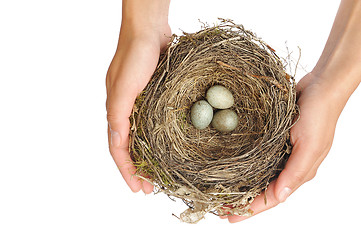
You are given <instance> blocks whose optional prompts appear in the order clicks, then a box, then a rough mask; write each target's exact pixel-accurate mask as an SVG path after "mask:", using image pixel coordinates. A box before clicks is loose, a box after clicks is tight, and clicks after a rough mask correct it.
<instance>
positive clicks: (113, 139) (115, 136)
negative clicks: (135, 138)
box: [110, 129, 120, 147]
mask: <svg viewBox="0 0 361 240" xmlns="http://www.w3.org/2000/svg"><path fill="white" fill-rule="evenodd" d="M110 145H112V147H119V146H120V135H119V133H118V132H116V131H113V130H112V129H110Z"/></svg>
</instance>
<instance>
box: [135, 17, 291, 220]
mask: <svg viewBox="0 0 361 240" xmlns="http://www.w3.org/2000/svg"><path fill="white" fill-rule="evenodd" d="M172 40H173V41H172V43H171V44H170V45H169V47H168V49H167V51H166V52H165V53H164V54H163V55H161V57H160V60H159V64H158V67H157V69H156V71H155V73H154V75H153V77H152V79H151V81H150V82H149V84H148V85H147V86H146V88H145V90H144V91H143V92H142V93H141V94H140V95H139V96H138V98H137V100H136V103H135V106H134V109H133V113H132V115H131V125H132V126H131V133H130V144H129V148H130V152H131V157H132V160H133V162H134V165H135V166H136V168H137V175H138V176H140V177H142V178H143V179H146V180H147V181H150V182H151V183H152V184H153V185H154V186H155V187H156V189H157V190H158V191H161V192H164V193H166V194H167V195H169V196H173V197H177V198H180V199H182V200H183V201H184V202H185V203H186V204H187V205H188V207H189V209H187V210H186V211H185V212H183V213H182V214H181V216H180V218H181V220H182V221H185V222H189V223H195V222H198V221H199V220H200V219H202V218H203V216H204V215H205V214H206V213H207V212H212V213H215V214H217V215H220V216H222V215H232V214H237V215H250V214H252V212H251V210H250V209H249V204H250V203H251V202H252V201H253V199H254V198H255V197H256V196H257V195H259V194H260V193H261V192H262V191H263V190H265V189H266V188H267V186H268V184H269V183H270V181H272V180H273V179H274V178H276V177H277V176H278V174H279V173H280V171H281V170H282V169H283V167H284V165H285V162H286V161H287V159H288V157H289V154H290V152H291V149H292V146H291V144H290V134H289V132H290V128H291V126H292V124H293V121H294V117H295V116H296V115H297V113H298V110H297V109H298V108H297V106H296V104H295V102H296V93H295V83H294V81H293V78H292V77H290V76H289V75H288V74H287V73H286V72H285V70H284V66H283V63H282V61H281V60H280V58H279V57H277V55H276V54H275V52H274V50H273V49H272V48H270V47H269V46H268V45H267V44H265V43H264V42H263V41H262V40H260V39H259V38H257V37H256V36H255V35H254V34H253V33H251V32H250V31H247V30H245V29H244V28H243V26H241V25H236V24H234V23H233V22H232V21H231V20H224V19H220V23H219V24H218V25H217V26H213V27H210V26H204V27H203V28H202V30H201V31H199V32H197V33H194V34H187V33H184V35H183V36H175V35H173V39H172ZM213 85H222V86H224V87H226V88H227V89H229V90H230V91H231V92H232V94H233V97H234V99H235V103H234V105H233V107H232V110H233V111H235V112H236V113H237V115H238V117H239V124H238V126H237V128H236V129H235V130H233V131H232V132H230V133H222V132H219V131H217V130H215V129H214V128H213V127H212V126H209V127H207V128H206V129H203V130H198V129H196V128H195V127H194V126H193V125H192V123H191V120H190V109H191V107H192V105H193V104H194V103H195V102H196V101H198V100H202V99H205V94H206V91H207V89H209V88H210V87H211V86H213Z"/></svg>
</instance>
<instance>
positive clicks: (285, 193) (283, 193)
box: [278, 187, 291, 202]
mask: <svg viewBox="0 0 361 240" xmlns="http://www.w3.org/2000/svg"><path fill="white" fill-rule="evenodd" d="M290 195H291V189H290V188H289V187H285V188H284V189H283V190H282V191H281V192H280V195H279V197H278V199H279V200H280V202H284V201H286V199H287V198H288V197H289V196H290Z"/></svg>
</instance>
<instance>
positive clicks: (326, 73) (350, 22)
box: [221, 0, 361, 223]
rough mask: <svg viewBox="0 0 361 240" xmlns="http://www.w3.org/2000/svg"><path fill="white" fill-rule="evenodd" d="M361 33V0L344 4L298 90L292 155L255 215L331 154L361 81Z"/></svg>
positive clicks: (281, 198) (257, 205) (306, 177)
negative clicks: (337, 130)
mask: <svg viewBox="0 0 361 240" xmlns="http://www.w3.org/2000/svg"><path fill="white" fill-rule="evenodd" d="M360 29H361V1H358V0H343V1H341V5H340V8H339V10H338V13H337V16H336V18H335V22H334V25H333V28H332V30H331V33H330V36H329V39H328V41H327V43H326V46H325V49H324V51H323V53H322V55H321V57H320V59H319V61H318V63H317V65H316V66H315V68H314V69H313V70H312V72H311V73H309V74H307V75H306V76H305V77H303V78H302V79H301V80H300V81H299V83H298V84H297V86H296V91H297V94H298V100H297V104H298V105H299V107H300V119H299V121H298V122H297V123H296V124H295V125H294V126H293V127H292V129H291V143H292V144H293V150H292V153H291V156H290V158H289V159H288V162H287V164H286V166H285V169H284V170H283V171H282V172H281V174H280V175H279V177H278V178H277V179H276V180H275V181H273V182H271V183H270V185H269V186H268V188H267V190H266V191H265V192H263V193H261V195H259V196H258V197H256V198H255V200H254V201H253V203H252V204H251V209H252V211H253V212H254V215H256V214H258V213H260V212H263V211H265V210H268V209H270V208H272V207H275V206H277V205H278V204H279V203H282V202H284V201H285V200H286V199H287V198H288V197H289V195H290V194H292V193H293V192H294V191H295V190H296V189H297V188H299V187H300V186H301V185H302V184H304V183H305V182H307V181H309V180H311V179H312V178H314V176H315V175H316V172H317V169H318V167H319V166H320V164H321V163H322V161H323V160H324V158H325V157H326V155H327V154H328V152H329V150H330V148H331V145H332V141H333V137H334V133H335V128H336V123H337V120H338V117H339V116H340V114H341V112H342V109H343V108H344V106H345V104H346V102H347V100H348V98H349V97H350V96H351V94H352V93H353V91H354V90H355V89H356V88H357V86H358V85H359V83H360V80H361V69H360V67H359V66H360V64H361V46H360V44H359V43H360V42H361V31H360ZM265 194H266V197H267V204H265V201H264V198H265ZM221 218H224V219H226V218H227V217H221ZM247 218H248V217H242V216H236V215H234V216H229V217H228V221H229V222H231V223H235V222H239V221H242V220H245V219H247Z"/></svg>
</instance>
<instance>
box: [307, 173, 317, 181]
mask: <svg viewBox="0 0 361 240" xmlns="http://www.w3.org/2000/svg"><path fill="white" fill-rule="evenodd" d="M316 173H317V172H316V171H314V172H311V173H309V175H308V176H307V178H306V182H308V181H311V180H312V179H314V178H315V177H316Z"/></svg>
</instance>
